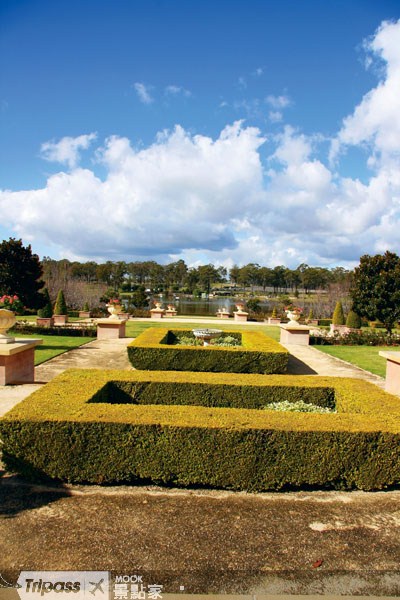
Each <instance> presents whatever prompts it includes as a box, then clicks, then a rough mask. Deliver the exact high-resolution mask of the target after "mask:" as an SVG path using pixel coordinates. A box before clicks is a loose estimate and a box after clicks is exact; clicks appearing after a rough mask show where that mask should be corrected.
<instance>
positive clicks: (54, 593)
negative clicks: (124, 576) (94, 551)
mask: <svg viewBox="0 0 400 600" xmlns="http://www.w3.org/2000/svg"><path fill="white" fill-rule="evenodd" d="M18 594H19V597H20V598H21V600H36V598H37V599H41V598H46V600H55V599H57V600H64V599H65V600H66V599H67V598H70V600H89V599H90V600H108V599H109V573H108V571H22V572H21V573H20V575H19V577H18Z"/></svg>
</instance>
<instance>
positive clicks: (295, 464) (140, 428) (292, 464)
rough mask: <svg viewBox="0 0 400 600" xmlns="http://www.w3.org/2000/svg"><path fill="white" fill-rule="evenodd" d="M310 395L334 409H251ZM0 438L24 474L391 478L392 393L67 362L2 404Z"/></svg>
mask: <svg viewBox="0 0 400 600" xmlns="http://www.w3.org/2000/svg"><path fill="white" fill-rule="evenodd" d="M316 394H318V395H319V396H320V398H323V396H324V395H325V399H328V398H329V399H330V400H329V403H330V405H331V403H332V400H333V401H334V405H335V407H336V410H337V412H336V413H331V414H312V413H295V412H288V411H279V410H278V411H277V410H260V409H261V408H262V406H265V405H266V404H267V403H270V402H279V401H284V400H285V397H286V400H287V399H290V401H294V402H296V401H299V400H301V399H302V398H303V399H305V398H307V396H308V397H309V398H311V397H313V396H314V395H316ZM304 401H305V402H307V400H304ZM0 435H1V439H2V443H3V460H4V462H5V464H6V467H7V468H8V469H9V470H13V471H14V472H15V471H17V472H19V473H21V474H22V475H24V476H25V477H30V478H32V479H37V478H38V477H41V478H57V479H60V480H62V481H69V482H76V483H78V482H81V483H82V482H89V483H97V484H98V483H116V482H118V483H122V482H129V483H132V482H140V481H143V480H146V479H147V480H151V481H153V482H156V483H166V484H172V485H180V486H188V485H190V486H193V485H201V486H208V487H217V488H225V489H234V490H248V491H266V490H281V489H287V488H299V487H302V486H318V487H325V488H336V489H352V488H358V489H363V490H373V489H383V488H385V487H387V486H392V485H395V484H398V483H399V481H400V443H399V442H400V407H399V402H398V398H397V397H395V396H392V395H390V394H387V393H386V392H384V391H383V390H381V389H379V388H378V387H376V386H374V385H372V384H370V383H368V382H365V381H360V380H357V381H356V380H353V379H341V378H336V377H319V376H318V377H313V376H298V377H297V376H293V375H270V376H268V377H265V376H263V375H248V374H232V373H231V374H224V373H185V372H168V371H163V372H159V371H151V372H150V371H148V372H144V371H99V370H95V369H92V370H79V369H76V370H69V371H66V372H64V373H62V374H61V375H59V376H58V377H56V378H55V379H53V380H52V381H51V382H50V383H48V384H47V385H45V386H43V387H42V388H40V389H39V390H38V391H36V392H34V394H32V395H31V396H29V397H28V398H26V399H25V400H23V401H22V402H20V403H19V404H17V405H16V406H15V407H14V408H13V409H12V410H11V411H10V412H8V413H7V414H6V415H5V416H4V417H3V418H2V419H1V420H0Z"/></svg>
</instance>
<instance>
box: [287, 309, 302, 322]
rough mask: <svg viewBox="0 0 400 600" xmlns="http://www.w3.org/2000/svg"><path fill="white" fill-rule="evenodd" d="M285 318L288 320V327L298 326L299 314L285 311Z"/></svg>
mask: <svg viewBox="0 0 400 600" xmlns="http://www.w3.org/2000/svg"><path fill="white" fill-rule="evenodd" d="M286 314H287V317H288V319H289V323H288V325H298V324H299V323H298V321H299V320H300V313H299V312H297V311H291V310H287V311H286Z"/></svg>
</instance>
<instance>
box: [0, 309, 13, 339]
mask: <svg viewBox="0 0 400 600" xmlns="http://www.w3.org/2000/svg"><path fill="white" fill-rule="evenodd" d="M15 321H16V318H15V314H14V313H13V312H12V310H7V309H6V308H0V344H12V343H13V342H15V338H13V337H11V336H10V335H7V333H6V332H7V330H8V329H10V328H11V327H12V326H13V325H14V323H15Z"/></svg>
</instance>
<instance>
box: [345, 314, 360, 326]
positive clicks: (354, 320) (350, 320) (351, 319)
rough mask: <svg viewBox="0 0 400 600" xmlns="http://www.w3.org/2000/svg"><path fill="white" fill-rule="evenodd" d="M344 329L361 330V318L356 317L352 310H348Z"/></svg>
mask: <svg viewBox="0 0 400 600" xmlns="http://www.w3.org/2000/svg"><path fill="white" fill-rule="evenodd" d="M346 327H350V328H351V329H360V328H361V318H360V317H359V316H358V314H357V313H356V312H354V310H350V312H349V314H348V315H347V319H346Z"/></svg>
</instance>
